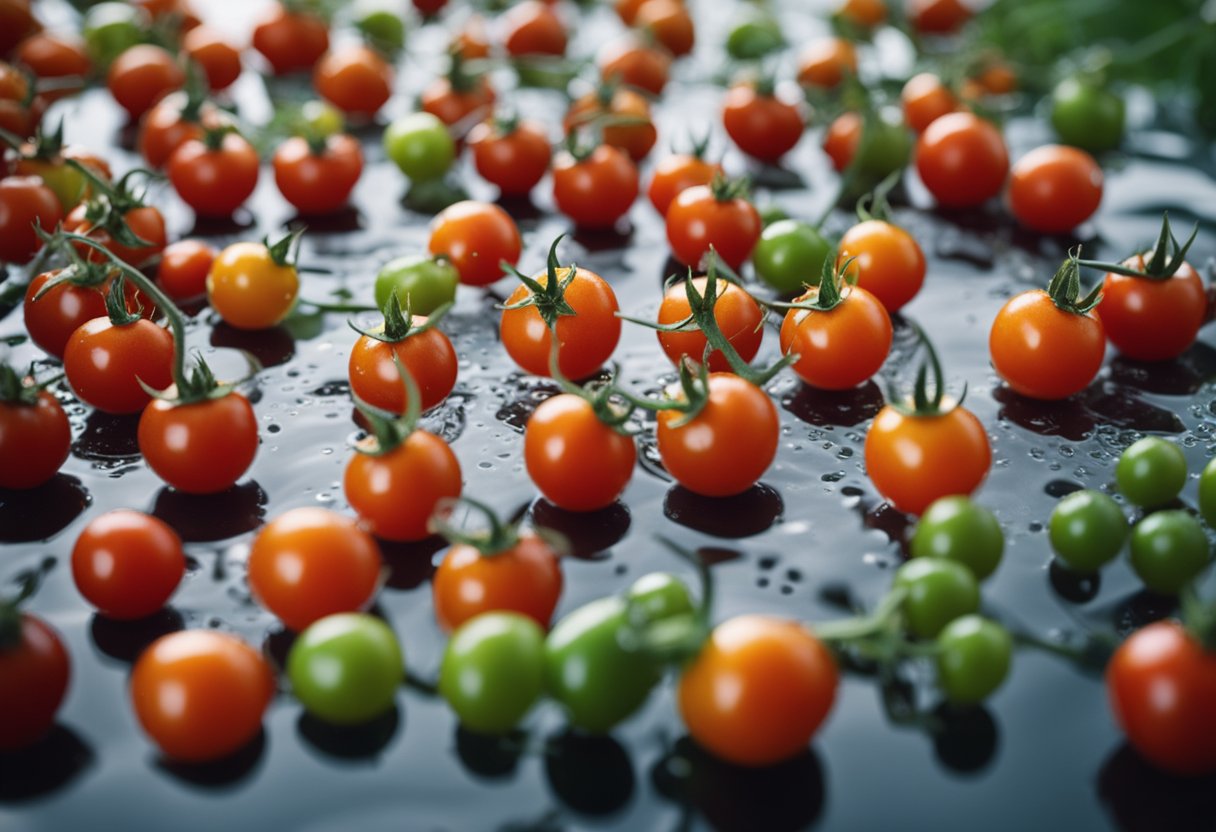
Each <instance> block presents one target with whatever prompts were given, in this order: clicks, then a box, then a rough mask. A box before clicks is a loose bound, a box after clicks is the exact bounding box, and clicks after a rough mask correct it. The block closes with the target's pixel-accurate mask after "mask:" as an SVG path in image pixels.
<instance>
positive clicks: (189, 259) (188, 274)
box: [156, 240, 219, 300]
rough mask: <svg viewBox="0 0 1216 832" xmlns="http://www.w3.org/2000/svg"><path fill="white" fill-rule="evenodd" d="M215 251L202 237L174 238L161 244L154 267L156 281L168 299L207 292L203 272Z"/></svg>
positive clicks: (187, 297)
mask: <svg viewBox="0 0 1216 832" xmlns="http://www.w3.org/2000/svg"><path fill="white" fill-rule="evenodd" d="M218 253H219V252H217V251H216V250H215V249H214V248H212V247H211V246H209V245H207V244H206V243H204V242H203V241H202V240H178V241H177V242H176V243H170V244H169V245H167V246H165V250H164V251H162V252H161V255H160V265H159V266H157V267H156V282H157V283H158V284H160V287H161V288H162V289H164V290H165V294H167V295H168V296H169V297H170V298H173V299H174V300H184V299H189V298H196V297H198V296H200V295H202V294H204V293H205V292H206V291H207V273H208V272H210V271H211V264H212V263H213V262H214V261H215V258H216V255H217V254H218Z"/></svg>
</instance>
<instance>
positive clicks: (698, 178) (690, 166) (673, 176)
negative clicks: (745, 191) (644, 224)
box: [646, 153, 724, 216]
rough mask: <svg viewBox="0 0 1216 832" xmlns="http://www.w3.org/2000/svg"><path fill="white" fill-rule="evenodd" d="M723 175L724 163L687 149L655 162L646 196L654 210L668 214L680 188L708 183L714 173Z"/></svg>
mask: <svg viewBox="0 0 1216 832" xmlns="http://www.w3.org/2000/svg"><path fill="white" fill-rule="evenodd" d="M722 175H724V174H723V171H722V166H721V165H719V164H718V163H716V162H706V161H705V160H704V159H702V158H700V157H699V156H695V155H690V154H686V153H673V154H672V155H670V156H667V157H665V158H664V159H662V160H660V161H659V163H658V164H657V165H655V166H654V175H653V176H652V177H651V179H650V186H649V187H648V188H647V189H646V196H647V197H649V198H650V202H651V204H652V205H654V208H655V210H656V211H658V212H659V213H660V214H662V215H663V216H666V215H667V209H668V208H669V207H670V206H671V202H672V200H674V199H675V198H676V197H677V196H679V195H680V193H681V192H683V191H685V190H687V189H688V188H691V187H693V186H694V185H708V184H709V183H710V182H713V181H714V177H715V176H722Z"/></svg>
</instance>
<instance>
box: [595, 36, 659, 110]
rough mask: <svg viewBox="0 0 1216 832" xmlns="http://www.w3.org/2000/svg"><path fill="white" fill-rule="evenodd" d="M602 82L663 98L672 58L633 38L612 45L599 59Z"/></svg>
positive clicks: (598, 55)
mask: <svg viewBox="0 0 1216 832" xmlns="http://www.w3.org/2000/svg"><path fill="white" fill-rule="evenodd" d="M595 62H596V64H597V65H598V66H599V68H600V78H601V79H603V80H604V81H609V82H611V81H615V82H617V83H621V84H627V85H628V86H630V87H636V88H637V89H640V90H645V91H646V92H648V93H650V94H651V95H655V96H658V95H662V94H663V88H664V87H666V86H667V78H668V75H669V73H670V71H671V55H669V54H668V53H667V52H666V51H664V50H663V49H655V48H652V47H647V46H645V45H643V44H642V43H640V42H638V41H636V40H634V39H633V38H629V37H627V38H624V39H621V40H614V41H610V42H609V43H607V44H605V45H604V46H603V47H602V48H601V49H600V51H599V53H598V54H597V55H596V61H595Z"/></svg>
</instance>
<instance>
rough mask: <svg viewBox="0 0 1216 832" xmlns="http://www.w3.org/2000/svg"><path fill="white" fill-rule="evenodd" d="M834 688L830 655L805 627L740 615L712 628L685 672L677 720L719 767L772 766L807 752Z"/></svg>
mask: <svg viewBox="0 0 1216 832" xmlns="http://www.w3.org/2000/svg"><path fill="white" fill-rule="evenodd" d="M838 684H839V678H838V675H837V671H836V661H835V660H834V659H833V658H832V654H831V652H830V651H829V650H828V649H827V648H826V647H825V646H824V645H823V643H822V642H820V641H819V639H817V638H815V636H813V635H811V633H809V632H808V631H807V630H806V628H805V627H803V626H801V625H800V624H797V623H796V622H793V621H785V620H783V619H779V618H770V617H768V616H762V615H741V616H738V617H736V618H732V619H730V620H729V621H724V622H723V623H721V624H719V625H718V626H717V627H714V630H713V633H712V634H711V635H710V637H709V640H708V641H707V642H705V645H704V646H703V647H702V648H701V652H700V653H698V654H697V657H696V658H695V659H693V661H692V663H691V664H689V665H688V667H687V668H686V669H685V670H684V673H683V675H682V676H681V677H680V685H679V691H678V695H679V706H680V716H681V718H682V719H683V720H684V724H685V725H686V726H687V727H688V733H689V734H691V735H692V738H693V739H694V740H696V741H697V743H698V744H700V745H702V746H703V747H705V748H706V749H708V750H709V751H711V752H712V753H713V754H715V755H717V756H718V757H721V758H722V759H723V760H726V761H728V762H731V763H735V764H736V765H744V766H766V765H772V764H773V763H779V762H781V761H782V760H785V759H788V758H790V757H793V756H794V755H795V754H798V753H799V752H800V751H802V750H804V749H805V748H806V745H807V743H809V742H810V740H811V737H813V736H814V735H815V732H816V731H817V730H819V726H820V725H821V724H822V723H823V720H824V719H825V718H826V717H827V715H828V712H829V711H830V710H831V709H832V704H833V702H835V700H836V688H837V685H838ZM723 691H729V695H724V694H723Z"/></svg>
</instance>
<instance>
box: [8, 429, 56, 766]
mask: <svg viewBox="0 0 1216 832" xmlns="http://www.w3.org/2000/svg"><path fill="white" fill-rule="evenodd" d="M0 407H3V405H0ZM19 630H20V635H19V640H18V641H17V643H16V644H15V645H5V647H4V649H3V650H0V679H4V682H5V683H4V684H3V685H0V751H16V750H19V749H22V748H27V747H29V746H31V745H33V744H34V743H36V742H37V741H38V740H39V739H41V738H42V737H43V736H45V735H46V733H47V731H49V730H50V729H51V726H52V725H53V724H54V722H55V714H56V713H57V712H58V711H59V706H60V705H61V704H62V703H63V696H64V694H65V693H67V689H68V680H69V679H70V677H71V661H70V659H69V658H68V652H67V650H65V649H64V647H63V641H62V639H60V637H59V634H58V633H57V632H55V630H54V629H53V628H52V627H51V626H50V625H49V624H47V623H46V622H44V621H43V620H42V619H41V618H38V617H37V616H34V615H30V614H29V613H21V617H20V623H19Z"/></svg>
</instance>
